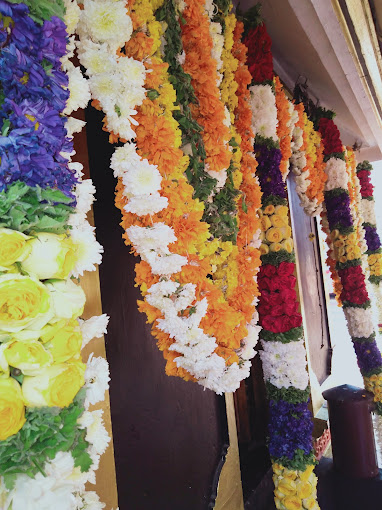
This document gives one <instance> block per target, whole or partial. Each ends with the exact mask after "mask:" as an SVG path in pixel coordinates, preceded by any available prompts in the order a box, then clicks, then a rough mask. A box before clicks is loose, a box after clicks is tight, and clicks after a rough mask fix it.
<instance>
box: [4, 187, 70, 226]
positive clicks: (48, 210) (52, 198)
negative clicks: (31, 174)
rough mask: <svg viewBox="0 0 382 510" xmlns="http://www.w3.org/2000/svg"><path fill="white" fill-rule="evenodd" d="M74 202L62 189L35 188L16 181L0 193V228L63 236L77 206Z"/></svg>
mask: <svg viewBox="0 0 382 510" xmlns="http://www.w3.org/2000/svg"><path fill="white" fill-rule="evenodd" d="M71 202H72V199H70V198H69V197H67V196H66V195H64V194H63V193H62V192H61V191H60V190H57V189H50V188H45V189H43V188H40V187H39V186H36V187H34V188H32V187H30V186H28V185H27V184H25V183H23V182H21V181H16V182H14V183H12V184H11V185H10V186H9V187H8V189H7V190H5V191H2V192H1V193H0V227H6V228H11V229H14V230H19V231H20V232H24V233H26V234H28V233H30V232H33V231H35V232H54V233H56V234H61V233H63V232H65V231H66V229H67V222H68V218H69V215H70V213H72V212H73V207H71V206H70V205H69V204H70V203H71Z"/></svg>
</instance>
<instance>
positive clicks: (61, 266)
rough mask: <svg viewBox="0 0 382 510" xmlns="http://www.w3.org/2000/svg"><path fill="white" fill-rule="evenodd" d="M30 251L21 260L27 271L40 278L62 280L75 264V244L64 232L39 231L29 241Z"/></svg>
mask: <svg viewBox="0 0 382 510" xmlns="http://www.w3.org/2000/svg"><path fill="white" fill-rule="evenodd" d="M30 244H31V247H32V248H31V250H32V251H31V253H30V255H29V256H28V257H27V258H26V259H25V260H24V261H23V262H22V268H23V269H24V271H26V272H27V273H30V274H33V275H35V276H36V277H37V278H39V279H40V280H47V279H49V278H57V279H59V280H64V279H65V278H67V277H68V276H69V273H70V272H71V271H72V269H73V268H74V266H75V264H76V260H77V257H76V246H75V244H74V243H73V242H72V240H71V239H70V237H68V236H67V235H66V234H60V235H58V234H51V233H48V232H40V233H38V234H36V238H35V239H32V241H30Z"/></svg>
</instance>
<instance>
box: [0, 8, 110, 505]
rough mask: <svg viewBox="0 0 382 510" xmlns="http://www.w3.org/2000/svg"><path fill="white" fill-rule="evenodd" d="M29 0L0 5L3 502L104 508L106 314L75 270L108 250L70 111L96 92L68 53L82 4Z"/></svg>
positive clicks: (0, 495) (97, 260) (0, 440)
mask: <svg viewBox="0 0 382 510" xmlns="http://www.w3.org/2000/svg"><path fill="white" fill-rule="evenodd" d="M30 4H31V5H30V8H31V11H29V9H28V7H27V6H26V4H23V3H19V4H13V3H9V2H5V1H1V2H0V13H1V22H0V25H1V26H0V32H1V35H2V37H3V47H2V51H1V54H0V59H2V66H1V68H2V71H1V72H2V73H3V74H1V73H0V74H1V76H0V83H1V89H2V92H3V95H4V100H3V102H2V104H1V109H0V115H1V117H2V124H3V132H2V135H3V139H4V140H3V144H2V154H1V163H2V171H1V172H0V173H1V175H3V176H5V177H4V179H3V181H2V191H1V193H0V210H1V212H2V214H1V228H0V269H1V275H0V302H1V303H2V306H1V314H0V372H1V379H0V386H1V388H0V395H1V396H0V422H1V423H0V473H1V477H0V505H1V508H2V509H4V510H9V509H11V508H12V510H22V509H25V508H39V509H42V510H48V509H49V508H52V505H54V504H55V502H56V501H57V500H59V501H60V504H61V506H62V508H73V509H75V510H80V509H84V508H88V506H89V505H90V504H92V505H93V507H94V508H103V507H104V505H103V504H102V503H101V502H100V501H99V499H98V496H97V494H96V493H94V492H92V491H90V492H87V491H86V490H85V484H86V483H87V482H90V483H95V471H96V469H97V468H98V464H99V459H100V456H101V455H102V453H103V452H104V451H105V450H106V448H107V445H108V443H109V441H110V438H109V436H108V434H107V432H106V430H105V427H104V425H103V420H102V411H93V410H90V409H89V406H90V405H93V404H95V403H97V402H99V401H101V400H103V398H104V393H105V390H106V389H107V387H108V380H109V376H108V366H107V362H106V360H104V359H103V358H90V359H89V360H88V363H87V364H85V363H83V361H82V359H81V349H82V347H84V346H85V345H86V343H88V342H89V341H90V340H91V339H92V338H95V337H99V336H102V334H103V333H105V331H106V326H107V320H108V318H107V317H106V316H101V317H92V318H91V319H89V320H87V321H83V320H81V319H79V317H80V315H81V314H82V312H83V309H84V305H85V294H84V292H83V290H82V289H81V287H79V286H78V285H76V284H75V283H74V282H73V281H72V280H71V278H70V277H71V276H74V277H78V276H81V275H82V274H83V272H84V271H85V270H94V269H95V264H98V263H100V261H101V255H100V254H101V252H102V247H101V246H100V245H99V244H98V243H97V242H96V241H95V236H94V229H93V228H92V227H91V226H90V225H89V224H88V223H87V221H86V214H87V212H88V210H89V209H90V206H91V204H92V202H93V200H94V198H93V195H94V192H95V189H94V187H93V185H92V183H91V181H90V180H82V179H81V176H82V172H81V169H82V165H80V164H79V163H75V162H72V161H71V158H72V157H73V156H74V155H75V152H74V150H73V144H72V139H73V136H72V135H73V133H74V132H77V131H80V130H81V128H82V126H83V123H82V122H81V121H76V120H75V119H72V118H67V117H66V115H69V114H70V113H71V112H72V111H74V110H76V109H77V108H79V107H81V106H86V104H87V102H88V99H89V92H88V89H87V86H86V81H84V80H83V78H82V76H81V74H80V73H79V72H78V69H76V68H75V67H74V66H73V64H72V63H71V62H70V61H69V59H70V58H71V56H73V53H72V50H73V38H72V37H71V34H72V32H73V31H74V29H75V25H76V24H77V22H78V18H79V15H80V10H79V8H78V6H77V3H76V2H71V1H70V0H67V1H66V2H65V9H64V4H63V3H57V5H54V6H53V5H47V4H46V3H45V2H41V3H40V2H33V4H32V3H30ZM65 10H66V14H65V15H64V11H65ZM63 19H65V22H64V21H63ZM11 62H12V64H11ZM4 65H5V66H9V65H11V68H8V69H4V68H3V67H4ZM4 73H5V74H4ZM69 226H70V229H69ZM95 366H97V368H96V372H94V368H95Z"/></svg>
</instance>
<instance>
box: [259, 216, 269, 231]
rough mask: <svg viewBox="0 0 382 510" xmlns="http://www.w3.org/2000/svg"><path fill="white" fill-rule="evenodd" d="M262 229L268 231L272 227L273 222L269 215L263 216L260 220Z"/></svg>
mask: <svg viewBox="0 0 382 510" xmlns="http://www.w3.org/2000/svg"><path fill="white" fill-rule="evenodd" d="M260 225H261V230H262V231H263V232H266V231H267V230H268V229H269V228H271V226H272V223H271V220H270V219H269V217H268V216H263V217H262V218H261V220H260Z"/></svg>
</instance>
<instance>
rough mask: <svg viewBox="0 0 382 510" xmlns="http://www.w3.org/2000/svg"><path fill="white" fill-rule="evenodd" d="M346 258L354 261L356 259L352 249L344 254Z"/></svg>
mask: <svg viewBox="0 0 382 510" xmlns="http://www.w3.org/2000/svg"><path fill="white" fill-rule="evenodd" d="M346 258H347V259H348V260H354V259H355V258H356V257H355V254H354V250H353V248H349V249H348V250H347V252H346Z"/></svg>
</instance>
